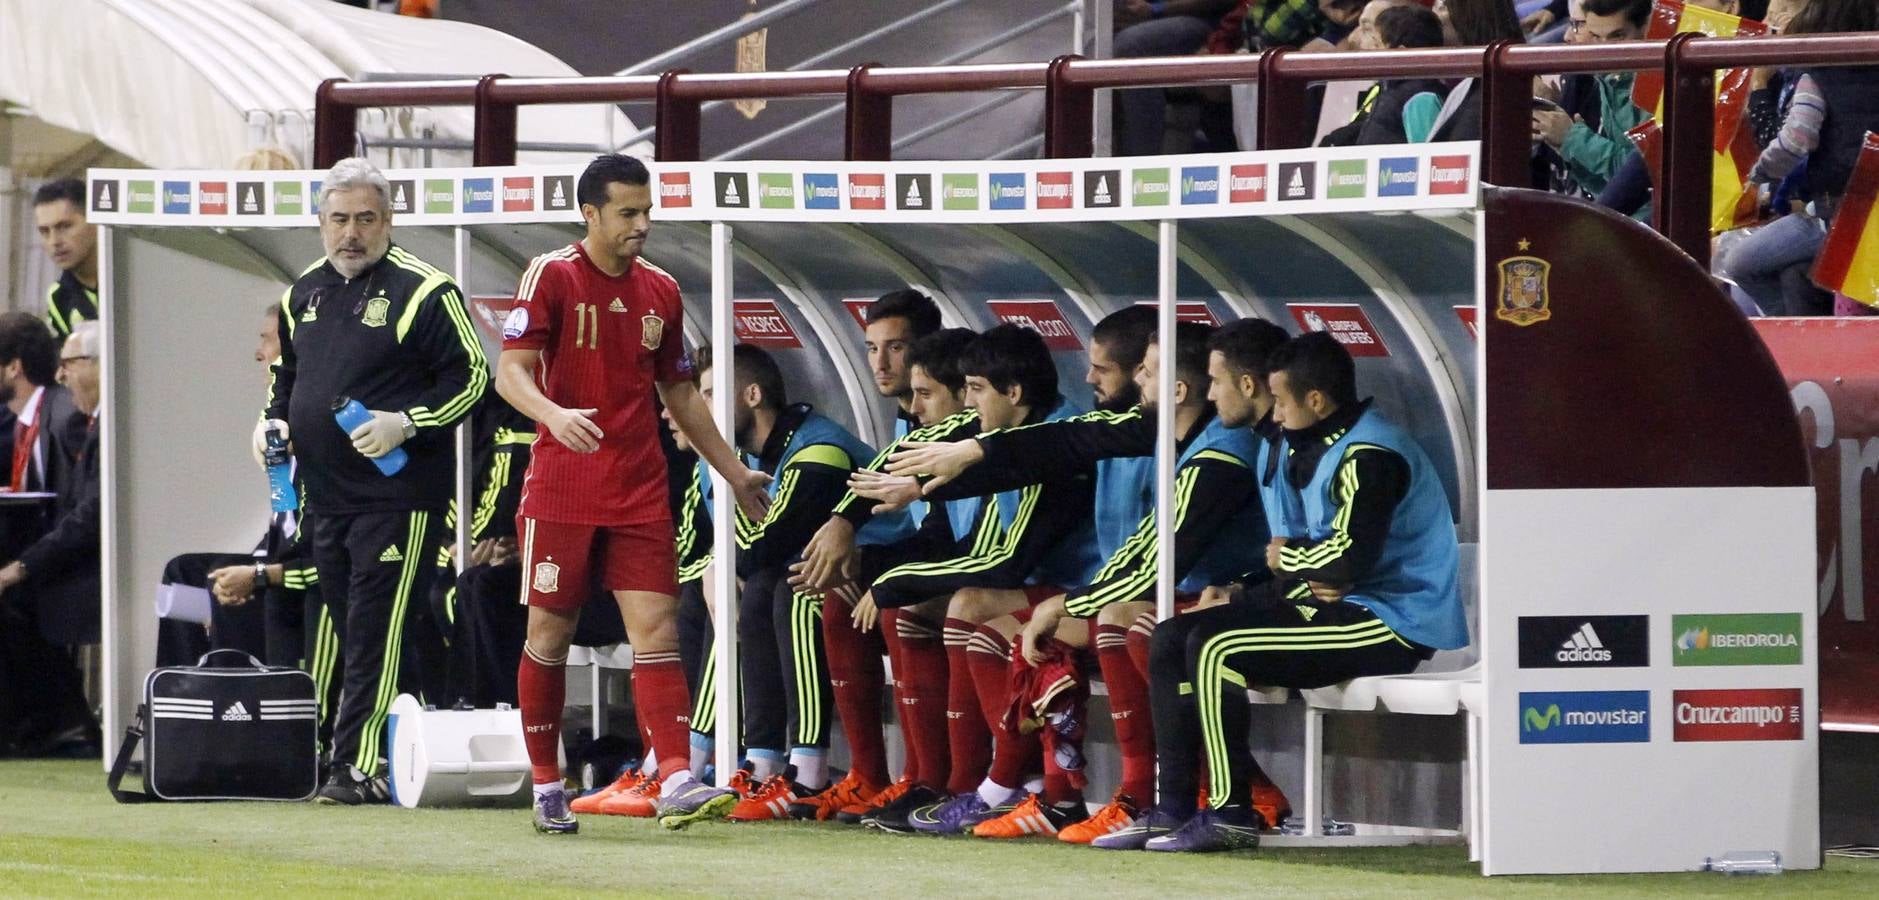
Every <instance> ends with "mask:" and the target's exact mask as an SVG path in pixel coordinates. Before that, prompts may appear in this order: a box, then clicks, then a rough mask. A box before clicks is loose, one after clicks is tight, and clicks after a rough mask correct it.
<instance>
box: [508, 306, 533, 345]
mask: <svg viewBox="0 0 1879 900" xmlns="http://www.w3.org/2000/svg"><path fill="white" fill-rule="evenodd" d="M527 330H528V307H526V306H518V307H516V308H514V309H511V310H509V316H508V318H506V319H503V320H502V339H503V340H505V341H513V340H515V339H516V338H519V337H521V336H522V332H524V331H527Z"/></svg>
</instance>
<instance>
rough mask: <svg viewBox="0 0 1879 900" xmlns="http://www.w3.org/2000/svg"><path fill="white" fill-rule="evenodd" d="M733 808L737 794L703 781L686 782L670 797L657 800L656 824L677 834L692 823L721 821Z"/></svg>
mask: <svg viewBox="0 0 1879 900" xmlns="http://www.w3.org/2000/svg"><path fill="white" fill-rule="evenodd" d="M736 805H737V792H736V791H733V790H731V789H729V788H720V787H712V786H711V785H708V784H705V783H704V782H702V781H693V782H688V783H687V784H686V785H685V786H684V787H681V788H679V789H678V791H677V792H676V793H674V794H673V795H672V796H670V797H661V798H659V824H660V825H661V826H663V827H665V828H667V829H669V830H671V831H679V830H681V829H684V828H686V827H689V826H690V825H691V824H692V823H693V822H703V821H705V820H707V819H722V818H724V816H725V814H726V813H728V812H730V811H731V807H733V806H736Z"/></svg>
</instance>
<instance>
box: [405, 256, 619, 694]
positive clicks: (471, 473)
mask: <svg viewBox="0 0 1879 900" xmlns="http://www.w3.org/2000/svg"><path fill="white" fill-rule="evenodd" d="M453 232H454V234H453V237H454V238H455V240H454V244H455V247H454V249H455V250H456V259H455V261H454V266H453V270H454V271H455V272H456V278H457V293H458V294H461V295H462V297H461V299H460V300H459V302H461V303H463V304H464V315H466V316H468V315H473V313H471V311H470V309H469V303H470V229H468V228H466V227H464V226H462V225H458V226H457V227H456V228H455V229H453ZM491 368H494V367H493V366H492V367H491ZM473 417H474V416H473V415H472V416H464V417H463V419H462V420H461V421H459V422H458V423H457V427H456V436H455V438H454V442H455V443H456V447H457V490H456V498H457V533H456V534H453V535H451V536H450V537H451V540H453V541H455V542H456V546H457V555H456V558H455V561H456V564H457V565H456V571H458V572H462V571H463V570H464V568H465V567H466V566H467V565H468V560H469V557H470V520H471V519H472V518H474V517H475V509H474V508H472V507H471V506H470V497H471V495H472V494H474V493H475V490H476V489H475V485H476V468H475V466H476V463H475V462H474V460H475V459H476V454H475V448H473V447H471V446H470V443H471V441H472V440H474V438H473V437H472V434H473V432H474V430H475V426H474V425H472V424H471V421H470V420H471V419H472V418H473ZM444 701H445V703H444V704H440V706H444V705H446V704H454V703H456V702H457V698H455V697H445V698H444ZM594 706H595V707H596V708H598V707H599V706H600V700H599V698H595V700H594Z"/></svg>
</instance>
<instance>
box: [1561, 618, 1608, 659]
mask: <svg viewBox="0 0 1879 900" xmlns="http://www.w3.org/2000/svg"><path fill="white" fill-rule="evenodd" d="M1553 658H1554V659H1557V660H1559V661H1560V662H1611V658H1612V652H1611V651H1610V650H1607V649H1605V642H1604V641H1601V640H1599V639H1598V632H1596V631H1593V630H1592V623H1591V622H1587V623H1585V624H1584V625H1581V626H1579V630H1578V631H1576V632H1574V633H1573V635H1572V637H1570V638H1567V639H1566V641H1565V642H1564V643H1562V644H1560V645H1559V652H1558V653H1555V654H1553Z"/></svg>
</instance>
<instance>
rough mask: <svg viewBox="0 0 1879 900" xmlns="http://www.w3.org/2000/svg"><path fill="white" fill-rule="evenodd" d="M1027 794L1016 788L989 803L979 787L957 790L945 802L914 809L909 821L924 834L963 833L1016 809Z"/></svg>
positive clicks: (908, 818)
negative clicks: (1001, 799)
mask: <svg viewBox="0 0 1879 900" xmlns="http://www.w3.org/2000/svg"><path fill="white" fill-rule="evenodd" d="M1026 796H1028V795H1027V794H1025V792H1023V791H1013V792H1011V794H1010V795H1009V796H1007V797H1006V798H1005V799H1004V801H1003V802H1001V803H999V804H998V805H997V806H993V805H991V804H989V803H986V802H985V798H983V797H980V796H979V792H978V791H967V792H965V793H963V794H955V795H954V796H953V798H952V799H951V800H948V801H946V802H944V803H935V804H933V805H932V806H923V807H921V808H919V809H916V810H914V811H913V814H912V815H909V816H908V817H907V824H908V825H909V826H910V827H912V828H913V830H915V831H918V832H921V833H922V834H964V833H966V832H968V831H971V830H972V828H973V826H975V825H977V824H979V823H980V822H984V821H986V820H988V819H996V818H998V817H999V816H1002V815H1004V814H1005V813H1008V812H1011V811H1012V810H1014V809H1017V808H1018V804H1019V803H1022V802H1024V798H1025V797H1026Z"/></svg>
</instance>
